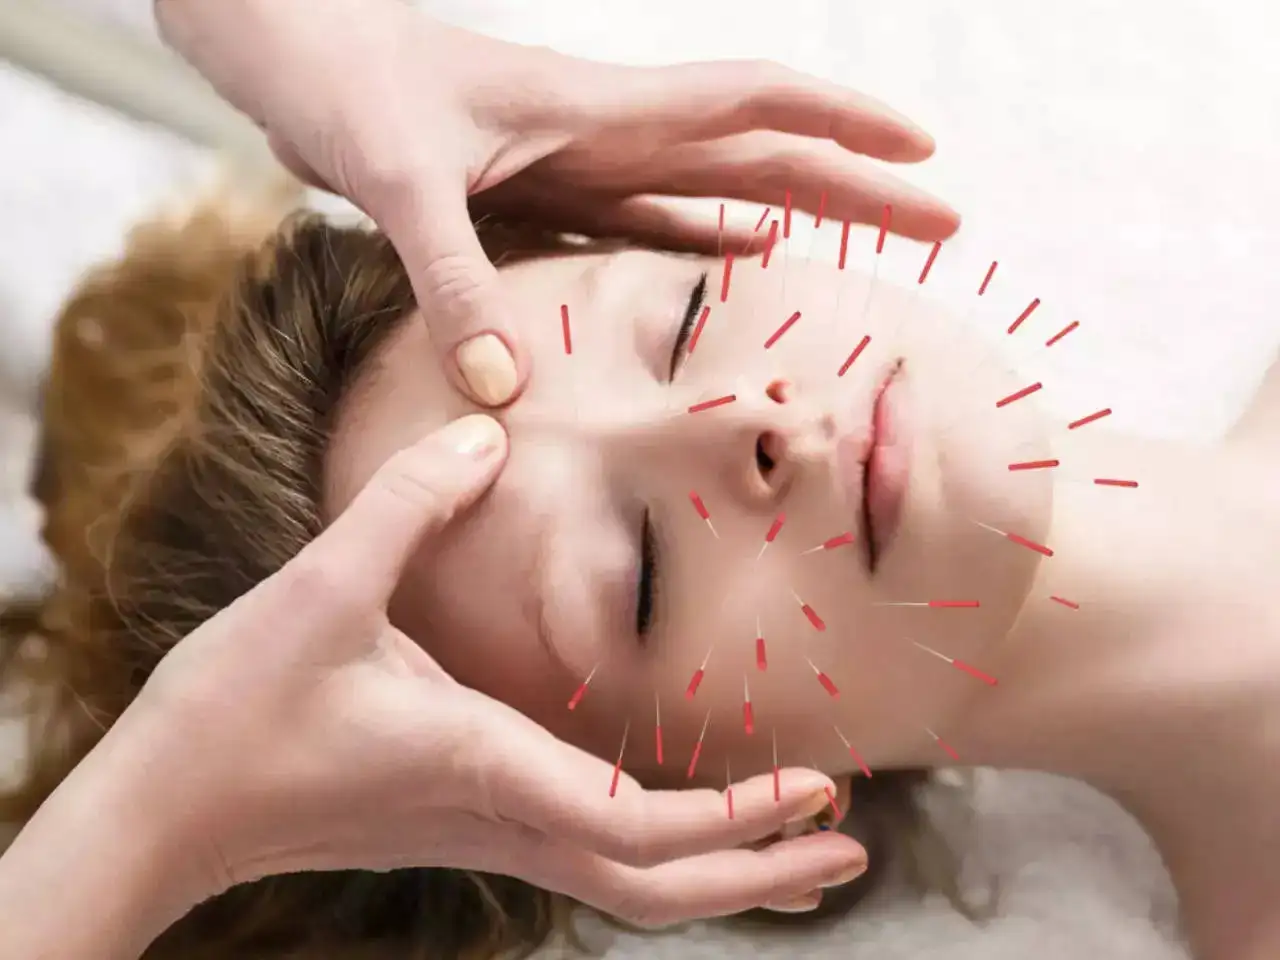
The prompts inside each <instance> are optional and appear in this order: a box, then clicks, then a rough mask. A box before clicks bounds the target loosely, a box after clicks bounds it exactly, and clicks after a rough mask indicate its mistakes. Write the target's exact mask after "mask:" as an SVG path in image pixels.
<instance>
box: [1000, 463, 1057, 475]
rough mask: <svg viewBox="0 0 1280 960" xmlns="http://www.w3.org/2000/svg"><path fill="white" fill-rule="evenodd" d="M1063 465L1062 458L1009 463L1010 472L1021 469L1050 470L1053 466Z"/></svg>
mask: <svg viewBox="0 0 1280 960" xmlns="http://www.w3.org/2000/svg"><path fill="white" fill-rule="evenodd" d="M1060 466H1062V461H1060V460H1024V461H1023V462H1022V463H1011V464H1009V472H1010V473H1016V472H1017V471H1019V470H1050V469H1052V468H1053V467H1060Z"/></svg>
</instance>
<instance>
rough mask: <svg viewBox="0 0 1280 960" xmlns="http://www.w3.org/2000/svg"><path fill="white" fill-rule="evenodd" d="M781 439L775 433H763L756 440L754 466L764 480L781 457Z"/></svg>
mask: <svg viewBox="0 0 1280 960" xmlns="http://www.w3.org/2000/svg"><path fill="white" fill-rule="evenodd" d="M783 453H784V450H783V444H782V437H780V436H779V435H778V434H776V433H772V432H770V431H765V432H764V433H762V434H760V437H759V439H758V440H756V466H757V467H759V468H760V473H761V475H762V476H764V477H765V478H766V479H767V478H768V476H769V474H770V473H771V472H772V471H773V468H774V467H775V466H777V464H778V461H780V460H781V459H782V457H783Z"/></svg>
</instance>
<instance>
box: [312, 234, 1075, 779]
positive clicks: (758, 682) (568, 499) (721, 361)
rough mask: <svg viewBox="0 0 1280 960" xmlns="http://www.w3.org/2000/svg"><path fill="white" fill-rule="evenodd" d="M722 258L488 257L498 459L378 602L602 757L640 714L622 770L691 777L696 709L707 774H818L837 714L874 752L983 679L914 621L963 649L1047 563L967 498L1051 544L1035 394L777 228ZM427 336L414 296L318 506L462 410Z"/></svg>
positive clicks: (864, 751)
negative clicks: (777, 765) (749, 720)
mask: <svg viewBox="0 0 1280 960" xmlns="http://www.w3.org/2000/svg"><path fill="white" fill-rule="evenodd" d="M724 269H725V268H724V263H723V261H720V260H712V259H706V258H693V257H681V256H675V255H668V254H657V253H652V252H647V251H638V250H623V251H621V252H616V253H585V254H575V255H556V256H549V257H545V258H539V259H534V260H529V261H524V262H522V263H520V264H517V265H514V266H510V267H508V268H505V269H504V270H503V271H502V274H501V282H502V283H503V284H504V285H505V286H506V287H507V288H508V290H509V294H510V300H511V302H512V303H515V304H517V305H519V307H520V309H521V310H522V316H521V330H522V335H523V337H524V342H525V344H526V346H527V347H528V349H529V352H530V355H531V357H532V361H533V370H534V374H533V378H532V380H531V382H530V384H529V386H528V389H527V390H526V392H525V394H524V396H523V398H522V399H521V400H519V401H518V402H517V403H516V404H515V405H514V406H513V407H512V408H511V409H510V410H508V411H506V412H504V413H503V414H501V418H502V419H503V420H504V422H505V424H506V427H507V430H508V432H509V434H510V458H509V461H508V463H507V466H506V468H505V470H504V471H503V473H502V475H501V476H500V478H499V479H498V481H497V483H496V485H495V486H494V487H493V489H492V490H491V491H490V492H489V493H488V494H487V495H486V496H485V497H484V498H483V499H482V500H481V502H480V503H479V504H478V505H477V507H476V508H475V509H474V510H473V511H472V512H471V513H470V514H469V515H467V516H465V517H462V518H460V520H459V521H458V522H457V523H455V524H454V526H453V527H452V528H451V529H450V530H449V531H448V532H447V533H446V534H445V535H444V536H443V537H442V538H440V539H439V540H438V541H436V542H433V543H431V544H428V545H425V546H424V548H423V550H422V552H421V554H420V555H419V556H418V557H417V558H416V560H415V561H414V563H413V564H412V565H411V566H410V568H409V570H408V571H407V574H406V577H405V580H404V583H403V585H402V588H401V590H400V592H399V594H398V596H397V598H396V601H395V603H394V604H393V607H392V617H393V619H394V620H395V622H396V623H397V625H399V626H400V627H401V628H402V629H404V630H405V631H406V632H407V633H408V634H409V635H410V636H413V637H416V638H418V639H419V640H420V642H421V643H422V644H423V646H424V647H425V648H426V649H427V650H428V652H429V653H430V654H431V655H432V656H433V657H435V658H436V659H437V660H438V661H439V662H440V664H441V665H442V666H443V667H444V668H445V669H446V670H447V671H449V672H450V673H451V674H452V675H453V676H455V677H456V678H457V679H458V680H459V681H460V682H462V683H464V684H466V685H468V686H471V687H475V688H477V689H479V690H481V691H483V692H485V693H487V694H489V695H492V696H494V697H496V698H498V699H500V700H503V701H505V702H506V703H508V704H511V705H512V706H514V707H516V708H518V709H520V710H521V711H523V712H524V713H526V714H527V715H529V716H530V717H531V718H533V719H534V720H536V721H538V722H539V723H541V724H543V725H544V726H546V727H547V728H549V729H550V730H551V731H552V732H554V733H556V734H557V735H559V736H561V737H563V738H565V739H567V740H569V741H571V742H574V743H577V744H579V745H581V746H583V747H585V748H586V749H588V750H591V751H592V752H595V753H597V754H599V755H602V756H604V757H607V758H609V759H614V758H616V756H617V753H618V751H619V749H620V748H621V745H622V739H623V733H624V729H627V728H628V726H629V730H630V733H629V737H628V743H627V747H626V756H625V766H626V768H627V769H628V770H629V771H630V772H632V773H634V774H636V775H638V776H640V777H641V778H642V779H643V780H646V781H647V782H650V783H672V784H674V783H680V782H684V781H685V777H686V774H687V768H688V765H689V762H690V759H691V755H692V753H693V748H694V744H695V742H697V741H698V739H699V736H700V735H701V734H702V731H703V730H704V725H705V729H706V734H705V743H704V747H703V749H702V751H701V756H700V760H699V769H698V771H697V775H696V779H697V780H699V781H703V782H710V783H712V784H723V783H724V779H725V777H726V763H728V765H729V767H730V771H731V772H732V776H733V778H734V779H739V778H741V777H743V776H746V775H749V774H752V773H758V772H761V771H763V770H767V769H769V768H770V767H771V766H772V764H773V763H774V749H775V741H776V749H777V753H778V760H779V761H780V762H781V763H782V765H784V766H785V765H790V764H796V765H808V764H818V765H820V766H821V767H823V768H824V769H826V770H827V771H828V772H830V773H833V774H836V773H843V772H849V771H850V770H852V769H854V768H855V767H856V764H855V762H854V760H853V759H852V758H851V757H850V755H849V753H848V751H847V749H846V747H845V745H844V744H843V743H842V741H841V735H843V737H845V738H847V739H848V741H849V742H850V744H852V745H853V747H854V748H855V749H857V750H858V751H859V753H860V754H861V755H862V756H863V757H864V758H865V759H866V760H867V761H868V762H870V763H873V764H874V763H875V762H876V760H877V758H878V757H880V756H886V755H889V754H890V753H891V752H893V751H895V750H899V749H902V748H903V745H904V744H916V743H918V742H919V741H920V740H921V739H923V738H925V737H927V736H928V734H927V733H926V732H925V728H926V727H933V728H935V729H936V727H937V725H938V724H940V723H943V722H945V718H946V717H947V716H948V715H949V713H950V712H952V711H954V710H955V709H957V708H958V707H960V706H961V705H962V704H963V703H964V701H965V700H966V698H968V697H971V696H980V695H982V693H983V691H984V690H985V689H986V688H985V687H984V685H983V683H982V682H981V681H980V680H978V679H974V678H973V677H972V676H968V675H966V674H964V673H963V672H962V671H959V670H954V669H951V668H950V667H949V666H948V664H947V663H946V662H945V661H943V660H942V659H939V658H938V657H935V656H933V655H931V654H930V653H928V652H926V651H924V650H922V649H921V648H920V647H919V646H916V645H915V644H917V643H918V644H923V645H926V646H928V647H930V648H932V649H933V650H936V651H938V652H940V653H943V654H945V655H947V656H949V657H953V658H957V659H960V660H963V661H966V662H968V663H971V664H974V665H975V666H978V667H981V666H982V663H983V655H984V651H986V650H987V649H988V648H989V646H990V644H992V643H994V642H999V641H1000V640H1001V639H1002V638H1003V637H1004V636H1005V635H1006V634H1007V633H1008V631H1009V629H1010V627H1011V625H1012V622H1013V620H1014V618H1015V617H1016V615H1017V613H1018V611H1019V609H1020V607H1021V605H1022V603H1023V601H1024V599H1025V597H1026V594H1027V591H1028V590H1029V589H1030V585H1031V582H1032V578H1033V575H1034V573H1035V569H1036V564H1037V562H1038V560H1039V558H1040V557H1039V554H1037V553H1036V552H1035V551H1033V550H1028V549H1023V548H1020V547H1018V546H1015V545H1014V544H1012V543H1010V542H1009V541H1008V540H1007V539H1006V538H1004V537H1001V536H1000V535H999V534H998V533H995V532H992V530H990V529H986V528H984V527H982V526H980V525H979V522H980V523H982V524H986V525H988V526H989V527H992V528H995V529H997V530H1003V531H1010V532H1014V533H1016V534H1018V535H1021V536H1023V537H1026V538H1027V539H1029V540H1032V541H1036V542H1043V535H1044V531H1045V530H1046V528H1047V525H1048V519H1049V512H1050V488H1049V485H1048V483H1047V482H1046V481H1045V480H1044V471H1034V470H1031V471H1011V470H1010V469H1009V465H1010V464H1013V463H1018V462H1027V461H1035V460H1039V459H1042V458H1044V456H1045V455H1046V453H1045V446H1044V441H1043V440H1042V438H1041V436H1040V434H1039V432H1038V429H1037V425H1036V423H1037V421H1036V418H1035V416H1034V414H1033V411H1032V405H1033V403H1034V398H1031V399H1024V400H1020V401H1017V402H1013V403H1008V404H1005V405H1004V406H999V407H998V406H997V401H998V400H1000V399H1001V398H1003V397H1005V396H1008V395H1010V394H1013V393H1014V392H1016V391H1018V390H1019V389H1020V388H1021V387H1024V386H1026V385H1027V384H1024V383H1022V382H1020V381H1018V380H1017V379H1016V378H1014V377H1013V376H1012V375H1011V374H1009V373H1008V372H1007V371H1005V370H1003V369H1002V367H1001V365H1000V364H998V363H995V362H990V361H989V360H988V359H987V351H986V350H985V348H984V347H983V346H982V342H981V340H979V339H977V338H976V337H975V336H974V335H973V334H971V333H968V332H966V330H964V329H962V328H961V327H960V326H959V325H958V324H957V323H956V322H955V321H954V320H951V319H950V318H948V317H946V316H944V315H942V314H940V313H939V312H938V311H937V310H936V309H935V308H933V307H932V306H931V305H930V304H929V303H928V302H926V301H924V300H923V299H921V298H920V297H918V296H917V294H916V293H915V292H914V291H909V290H903V289H900V288H895V287H892V286H890V285H889V284H888V283H885V282H883V281H882V282H879V283H876V284H875V285H874V287H872V286H871V284H870V281H869V278H867V277H865V276H862V275H859V274H855V273H853V272H852V271H848V272H839V271H836V270H835V269H833V268H831V267H828V266H824V265H820V264H815V263H810V262H806V261H801V260H799V259H790V260H787V259H786V258H785V257H784V256H783V251H782V249H781V247H779V248H778V249H775V250H774V252H773V255H772V257H771V258H770V263H769V266H768V267H767V268H765V267H763V266H762V261H761V260H760V259H759V258H755V259H750V260H739V261H735V262H734V263H733V265H732V271H731V279H730V283H729V287H728V293H727V297H726V298H723V299H722V287H723V276H724ZM704 278H705V281H704ZM869 294H870V298H871V299H870V302H869V303H868V296H869ZM700 296H701V297H702V300H701V302H699V299H698V298H699V297H700ZM708 307H709V308H710V309H709V313H707V316H706V318H705V322H704V323H703V325H702V327H701V329H700V330H698V331H697V336H696V343H695V342H694V336H693V330H694V329H696V328H697V325H698V320H699V318H700V317H701V316H702V314H703V313H704V312H706V311H707V308H708ZM566 310H567V315H568V326H569V338H570V343H571V350H567V349H566V339H565V332H564V323H563V316H564V311H566ZM796 314H798V315H799V316H798V318H797V319H795V320H794V322H793V323H792V324H791V325H790V326H789V327H788V328H787V329H786V330H785V331H783V332H781V335H779V331H780V329H781V328H782V327H783V326H784V325H785V324H786V322H787V321H788V319H789V318H792V317H793V316H794V315H796ZM688 318H692V324H691V325H689V324H686V320H687V319H688ZM682 330H684V331H686V333H685V334H682ZM864 337H869V338H870V341H869V342H868V343H867V344H866V345H865V347H864V348H863V349H862V350H861V352H860V353H858V354H857V356H856V358H855V359H854V360H853V361H852V363H850V362H849V358H850V356H851V355H852V354H854V353H855V351H856V350H857V348H858V347H859V344H860V343H861V342H862V341H863V340H864ZM427 340H428V332H427V324H426V323H424V322H422V320H421V318H420V317H416V316H415V318H414V319H413V320H412V321H411V322H409V323H406V324H404V325H403V328H402V329H401V330H398V331H397V332H396V334H395V335H394V337H393V338H392V342H391V343H389V344H388V345H387V347H386V349H384V350H383V351H382V352H381V355H380V357H379V358H378V361H377V363H376V364H375V365H374V366H373V367H372V368H371V370H370V371H369V372H368V373H367V374H366V375H365V376H364V380H363V382H362V383H361V384H360V385H359V386H358V389H357V390H355V391H353V393H352V394H351V396H350V399H349V401H348V403H347V404H346V408H345V409H344V411H343V417H342V420H341V423H340V424H339V428H338V431H337V435H336V437H335V441H334V444H333V447H332V453H331V461H330V465H329V471H328V473H329V476H328V482H329V485H330V493H331V498H330V500H331V506H332V508H333V509H335V510H336V509H340V508H341V507H342V506H343V505H345V503H347V502H348V501H349V500H350V498H351V497H352V496H353V495H354V494H355V492H356V491H357V490H358V488H359V487H360V486H361V485H362V484H363V483H364V482H366V481H367V480H368V479H369V477H370V476H371V475H372V474H373V472H374V471H375V470H376V469H377V468H378V467H379V466H380V465H381V464H382V463H383V462H384V461H385V460H386V459H387V458H388V457H389V456H390V455H391V454H392V453H394V452H395V451H396V450H398V449H400V448H402V447H404V446H406V445H408V444H409V443H412V442H413V441H415V440H416V439H418V438H419V437H421V436H422V435H424V434H425V433H427V432H430V431H432V430H434V429H436V428H437V427H439V426H441V425H442V424H443V423H445V422H446V421H448V420H451V419H453V418H455V417H458V416H460V415H462V414H464V413H470V412H473V411H474V408H473V407H471V406H470V405H469V404H468V403H467V402H466V401H465V400H463V399H461V398H460V397H459V396H458V395H457V394H456V393H455V392H454V391H453V390H452V388H451V387H450V386H449V385H448V384H447V382H446V381H445V380H444V378H443V376H442V375H441V373H440V371H439V370H438V369H437V365H436V363H435V361H434V359H433V357H434V355H433V353H432V351H431V349H430V346H429V343H428V342H427ZM726 396H732V397H733V398H734V399H733V400H732V402H728V403H724V404H722V405H719V406H711V407H709V408H707V409H702V410H696V407H697V405H699V404H702V403H705V402H707V401H712V400H715V399H717V398H721V397H726ZM691 408H695V410H696V412H691ZM695 499H696V501H697V505H695V502H694V501H695ZM700 509H705V512H706V515H707V516H706V518H705V519H704V517H703V516H702V515H701V514H700ZM775 528H776V529H775ZM771 531H774V532H776V536H775V537H774V538H773V540H772V541H771V542H768V543H767V542H766V541H767V537H768V535H769V534H770V532H771ZM846 535H852V542H851V543H848V542H845V543H843V544H842V545H839V546H835V547H833V548H830V549H822V548H821V547H822V545H823V544H824V543H827V542H829V541H832V540H833V539H838V538H842V537H844V538H845V539H847V536H846ZM931 600H932V601H939V600H942V601H978V602H979V603H980V606H978V607H976V608H973V607H948V608H931V607H929V606H925V604H927V603H928V602H929V601H931ZM802 604H804V605H807V607H808V611H811V612H807V611H806V609H804V608H803V607H802ZM895 604H919V605H921V606H903V605H895ZM761 637H762V638H763V654H764V661H763V663H761V662H760V660H759V654H760V647H761V644H760V643H759V642H758V641H759V639H760V638H761ZM913 641H914V643H913ZM700 669H701V670H704V671H705V672H704V673H703V674H701V676H702V679H701V683H700V684H699V685H698V686H697V689H696V692H694V694H693V695H692V696H690V695H689V690H690V684H691V681H692V680H693V678H694V675H695V671H699V670H700ZM818 671H821V673H822V674H823V678H825V679H826V680H827V681H829V684H827V685H824V683H823V682H822V680H823V678H820V677H819V676H818ZM588 679H589V681H590V682H589V683H588V685H587V688H586V692H585V694H583V695H582V696H581V697H580V699H578V700H577V702H576V706H575V708H574V709H572V710H570V709H569V707H568V704H569V702H570V700H571V698H573V697H574V694H575V692H576V691H578V690H579V688H580V687H581V685H582V684H583V683H584V682H587V681H588ZM829 689H836V690H838V691H839V696H838V697H836V696H832V695H831V693H830V692H829ZM748 691H749V697H750V701H751V704H752V709H751V712H752V714H753V721H754V722H753V731H752V732H751V733H748V732H747V730H746V721H745V718H744V710H743V702H744V699H745V697H746V696H747V695H748ZM659 712H660V716H661V725H662V735H663V741H664V743H663V746H664V754H665V756H664V760H665V763H664V764H662V765H659V764H658V758H657V755H656V754H657V747H656V744H655V734H654V727H655V725H656V722H657V717H658V714H659ZM708 716H709V717H710V722H709V724H707V718H708ZM835 728H838V730H839V733H837V732H836V729H835ZM940 759H945V757H940ZM602 789H604V785H602Z"/></svg>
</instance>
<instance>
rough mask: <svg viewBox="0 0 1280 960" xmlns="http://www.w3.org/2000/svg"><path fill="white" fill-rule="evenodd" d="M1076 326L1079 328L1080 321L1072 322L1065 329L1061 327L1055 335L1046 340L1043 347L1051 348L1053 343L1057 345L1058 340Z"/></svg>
mask: <svg viewBox="0 0 1280 960" xmlns="http://www.w3.org/2000/svg"><path fill="white" fill-rule="evenodd" d="M1078 326H1080V321H1079V320H1072V321H1071V322H1070V323H1068V324H1067V325H1066V326H1065V327H1063V328H1062V329H1061V330H1059V331H1058V332H1057V333H1055V334H1054V335H1053V336H1052V337H1050V338H1049V339H1048V340H1046V341H1045V342H1044V345H1045V346H1046V347H1052V346H1053V345H1054V344H1055V343H1057V342H1058V341H1059V340H1061V339H1062V338H1063V337H1065V336H1066V335H1067V334H1068V333H1070V332H1071V331H1072V330H1074V329H1075V328H1076V327H1078Z"/></svg>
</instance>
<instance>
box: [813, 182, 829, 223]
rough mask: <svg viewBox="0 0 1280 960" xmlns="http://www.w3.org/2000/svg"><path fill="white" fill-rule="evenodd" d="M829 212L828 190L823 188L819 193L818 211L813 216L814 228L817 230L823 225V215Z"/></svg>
mask: <svg viewBox="0 0 1280 960" xmlns="http://www.w3.org/2000/svg"><path fill="white" fill-rule="evenodd" d="M826 212H827V191H825V190H823V191H822V193H821V194H819V195H818V212H817V213H816V214H814V217H813V229H815V230H817V229H818V228H819V227H820V226H822V215H823V214H824V213H826Z"/></svg>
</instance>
